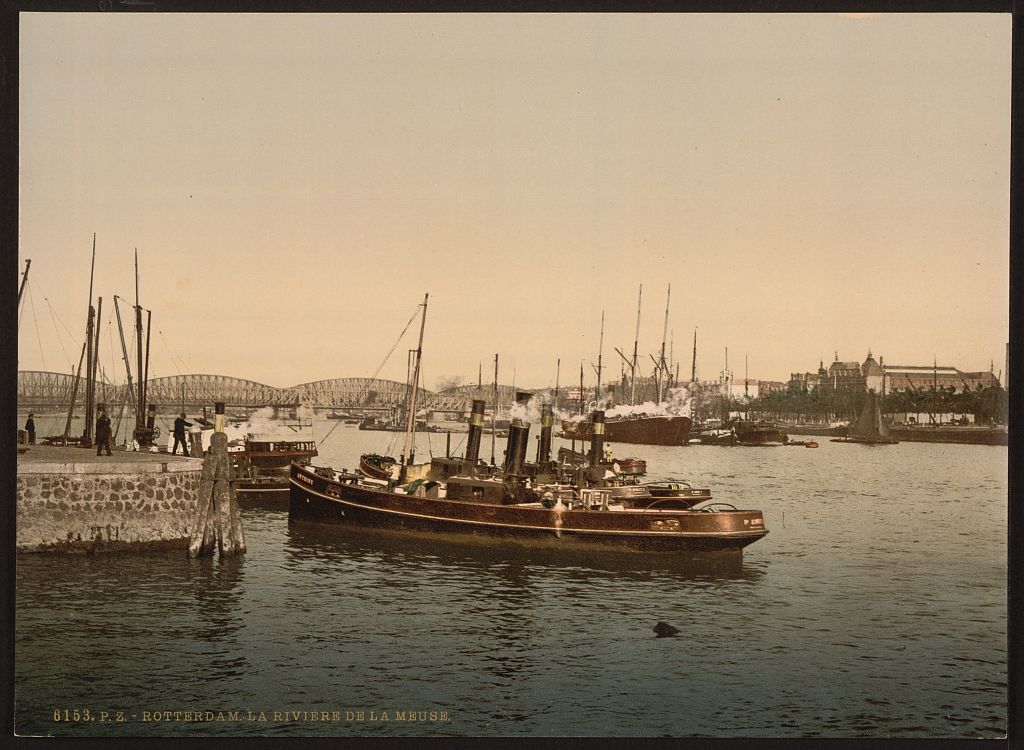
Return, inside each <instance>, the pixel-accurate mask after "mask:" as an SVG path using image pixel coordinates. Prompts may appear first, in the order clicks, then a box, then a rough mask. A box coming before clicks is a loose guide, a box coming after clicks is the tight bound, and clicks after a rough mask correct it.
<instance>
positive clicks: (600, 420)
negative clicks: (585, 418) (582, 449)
mask: <svg viewBox="0 0 1024 750" xmlns="http://www.w3.org/2000/svg"><path fill="white" fill-rule="evenodd" d="M603 457H604V412H603V411H601V410H598V411H595V412H594V413H593V415H592V416H591V417H590V465H591V466H597V465H598V464H599V463H600V462H601V459H602V458H603Z"/></svg>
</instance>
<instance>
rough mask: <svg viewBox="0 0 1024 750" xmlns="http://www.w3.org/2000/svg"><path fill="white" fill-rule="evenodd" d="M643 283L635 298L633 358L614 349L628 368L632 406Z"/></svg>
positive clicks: (634, 395)
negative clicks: (630, 358)
mask: <svg viewBox="0 0 1024 750" xmlns="http://www.w3.org/2000/svg"><path fill="white" fill-rule="evenodd" d="M643 294H644V285H643V284H641V285H640V293H639V294H638V295H637V298H636V333H635V334H634V336H633V359H632V360H629V359H627V358H626V355H625V354H623V353H622V352H621V351H619V349H618V348H616V349H615V351H616V352H618V354H619V356H620V357H622V360H623V361H624V362H625V363H626V366H627V367H628V368H629V405H630V406H632V405H633V404H635V403H636V367H637V344H638V342H639V341H640V301H641V299H642V298H643Z"/></svg>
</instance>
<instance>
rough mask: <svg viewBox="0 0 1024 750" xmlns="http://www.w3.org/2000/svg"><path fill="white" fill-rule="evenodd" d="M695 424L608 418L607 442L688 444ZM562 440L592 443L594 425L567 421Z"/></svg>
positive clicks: (685, 419)
mask: <svg viewBox="0 0 1024 750" xmlns="http://www.w3.org/2000/svg"><path fill="white" fill-rule="evenodd" d="M692 425H693V420H692V419H690V418H689V417H679V416H663V417H637V418H633V419H628V418H627V419H608V420H606V421H605V423H604V439H605V440H606V441H607V442H609V443H632V444H637V445H687V444H688V443H689V442H690V427H691V426H692ZM562 437H563V438H565V439H566V440H590V437H591V429H590V422H570V421H568V420H563V422H562Z"/></svg>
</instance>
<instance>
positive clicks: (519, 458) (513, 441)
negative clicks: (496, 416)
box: [504, 417, 530, 476]
mask: <svg viewBox="0 0 1024 750" xmlns="http://www.w3.org/2000/svg"><path fill="white" fill-rule="evenodd" d="M529 435H530V426H529V425H526V424H523V420H521V419H519V418H518V417H516V418H514V419H513V420H512V422H511V424H509V427H508V445H507V447H506V448H505V467H504V469H505V473H506V474H514V475H516V476H519V475H521V474H522V473H523V459H524V454H525V452H526V439H527V438H528V437H529Z"/></svg>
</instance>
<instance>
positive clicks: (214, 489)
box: [188, 432, 245, 557]
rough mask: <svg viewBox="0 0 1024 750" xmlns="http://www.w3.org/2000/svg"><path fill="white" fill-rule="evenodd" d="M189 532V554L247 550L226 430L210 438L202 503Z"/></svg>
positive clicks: (203, 478) (202, 489)
mask: <svg viewBox="0 0 1024 750" xmlns="http://www.w3.org/2000/svg"><path fill="white" fill-rule="evenodd" d="M189 532H190V533H189V546H188V556H189V557H199V556H201V555H212V554H213V552H214V549H215V548H216V549H217V550H218V551H219V552H220V555H221V557H225V556H227V555H234V554H236V553H241V552H245V534H244V533H243V531H242V517H241V514H240V512H239V510H238V502H237V500H236V498H235V488H234V486H233V485H232V484H231V459H230V457H229V456H228V436H227V435H225V434H224V433H223V432H214V433H213V435H212V436H211V437H210V449H209V450H208V451H207V452H206V457H205V458H204V459H203V473H202V477H201V479H200V483H199V503H198V506H197V509H196V515H195V517H194V518H193V519H192V523H191V524H190V525H189Z"/></svg>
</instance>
